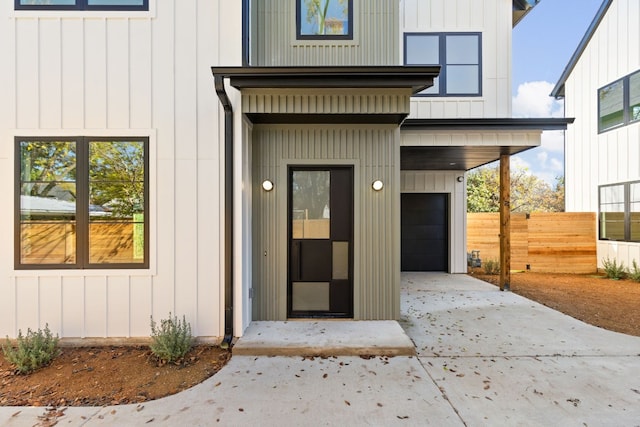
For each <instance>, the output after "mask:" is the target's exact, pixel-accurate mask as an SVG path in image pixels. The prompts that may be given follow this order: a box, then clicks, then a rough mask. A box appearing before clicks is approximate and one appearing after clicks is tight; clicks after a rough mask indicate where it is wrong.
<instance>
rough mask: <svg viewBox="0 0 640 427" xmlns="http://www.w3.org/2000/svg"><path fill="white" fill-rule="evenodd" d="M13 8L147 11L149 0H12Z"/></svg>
mask: <svg viewBox="0 0 640 427" xmlns="http://www.w3.org/2000/svg"><path fill="white" fill-rule="evenodd" d="M14 9H15V10H77V11H91V10H99V11H110V10H111V11H121V10H124V11H148V10H149V0H142V5H90V4H89V0H75V4H72V5H71V4H70V5H62V4H58V5H46V4H21V3H20V0H15V1H14Z"/></svg>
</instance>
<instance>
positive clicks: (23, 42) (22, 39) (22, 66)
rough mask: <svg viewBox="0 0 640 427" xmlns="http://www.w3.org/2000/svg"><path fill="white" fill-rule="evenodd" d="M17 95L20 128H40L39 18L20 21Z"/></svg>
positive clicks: (18, 124) (17, 34)
mask: <svg viewBox="0 0 640 427" xmlns="http://www.w3.org/2000/svg"><path fill="white" fill-rule="evenodd" d="M15 25H16V28H15V43H16V52H20V54H19V55H16V63H15V70H16V82H15V86H16V98H15V99H14V102H15V105H16V111H17V117H16V119H17V123H16V126H17V127H18V128H37V127H38V126H39V125H40V114H39V112H40V108H41V107H40V103H39V100H40V99H39V97H40V92H39V89H40V87H39V81H40V78H39V70H40V63H39V54H38V40H39V27H38V20H37V19H24V20H19V21H16V24H15Z"/></svg>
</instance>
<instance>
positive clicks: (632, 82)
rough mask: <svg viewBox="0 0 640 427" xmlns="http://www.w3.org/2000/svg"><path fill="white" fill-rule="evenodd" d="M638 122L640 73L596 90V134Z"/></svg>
mask: <svg viewBox="0 0 640 427" xmlns="http://www.w3.org/2000/svg"><path fill="white" fill-rule="evenodd" d="M638 121H640V71H636V72H635V73H633V74H630V75H628V76H625V77H623V78H621V79H620V80H617V81H615V82H613V83H610V84H608V85H606V86H604V87H602V88H600V89H598V132H604V131H607V130H610V129H614V128H617V127H619V126H624V125H628V124H630V123H634V122H638Z"/></svg>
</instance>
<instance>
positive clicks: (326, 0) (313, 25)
mask: <svg viewBox="0 0 640 427" xmlns="http://www.w3.org/2000/svg"><path fill="white" fill-rule="evenodd" d="M296 20H297V23H296V28H297V38H298V39H353V28H352V27H353V0H296Z"/></svg>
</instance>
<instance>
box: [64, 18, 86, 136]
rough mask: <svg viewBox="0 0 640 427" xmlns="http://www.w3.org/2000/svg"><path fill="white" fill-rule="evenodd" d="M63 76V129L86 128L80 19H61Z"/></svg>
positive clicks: (82, 35)
mask: <svg viewBox="0 0 640 427" xmlns="http://www.w3.org/2000/svg"><path fill="white" fill-rule="evenodd" d="M60 28H61V33H62V36H61V43H62V45H63V48H62V52H61V57H62V60H61V63H62V75H61V81H60V92H61V98H62V125H61V127H62V128H68V129H82V128H83V127H84V116H85V111H84V105H85V96H84V76H85V65H84V63H85V61H84V55H82V52H84V43H85V41H84V39H85V35H84V23H83V21H82V20H80V19H65V18H63V19H61V23H60Z"/></svg>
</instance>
